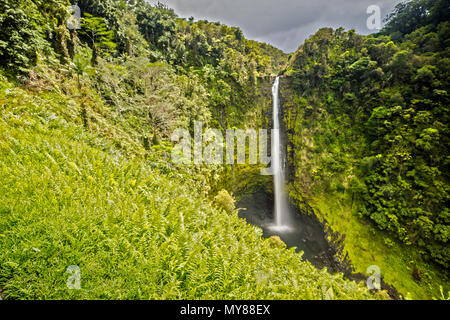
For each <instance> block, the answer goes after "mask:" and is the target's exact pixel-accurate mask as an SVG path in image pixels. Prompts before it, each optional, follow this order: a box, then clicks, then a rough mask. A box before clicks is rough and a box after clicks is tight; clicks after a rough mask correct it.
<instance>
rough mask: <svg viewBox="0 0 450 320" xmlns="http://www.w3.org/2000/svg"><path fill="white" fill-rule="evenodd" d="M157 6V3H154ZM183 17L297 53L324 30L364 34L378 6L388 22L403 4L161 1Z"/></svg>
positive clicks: (392, 0)
mask: <svg viewBox="0 0 450 320" xmlns="http://www.w3.org/2000/svg"><path fill="white" fill-rule="evenodd" d="M149 2H150V3H155V2H157V0H150V1H149ZM160 2H162V3H164V4H167V5H168V6H169V7H171V8H173V9H175V12H176V13H177V14H178V15H180V16H181V17H185V18H188V17H190V16H193V17H194V18H195V19H207V20H209V21H220V22H222V23H225V24H227V25H231V26H237V27H240V28H241V29H242V30H243V32H244V34H245V35H246V37H247V38H250V39H255V40H259V41H264V42H268V43H270V44H272V45H274V46H276V47H278V48H280V49H282V50H284V51H286V52H292V51H295V50H296V49H297V48H298V46H299V45H301V44H302V43H303V42H304V40H305V39H307V38H309V36H311V35H313V34H314V33H315V32H316V31H317V30H318V29H319V28H321V27H333V28H338V27H344V28H345V29H355V30H356V31H357V32H359V33H362V34H369V33H371V32H372V31H371V30H368V29H367V26H366V21H367V18H368V17H369V15H368V14H367V13H366V10H367V8H368V7H369V6H370V5H378V6H379V7H380V8H381V14H382V17H383V18H384V17H385V16H386V15H387V14H388V13H389V12H390V11H391V10H392V9H393V8H394V7H395V5H396V4H397V3H399V2H401V0H332V1H331V0H160Z"/></svg>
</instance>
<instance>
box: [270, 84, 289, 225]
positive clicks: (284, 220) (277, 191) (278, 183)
mask: <svg viewBox="0 0 450 320" xmlns="http://www.w3.org/2000/svg"><path fill="white" fill-rule="evenodd" d="M272 95H273V133H272V135H273V137H272V170H273V174H274V176H273V180H274V196H275V208H274V209H275V226H274V228H275V229H278V230H283V229H288V228H289V225H290V221H289V220H290V218H289V217H290V216H289V203H288V198H287V196H286V194H285V190H284V189H285V175H284V169H283V165H282V154H283V150H284V146H283V143H282V139H281V126H280V113H281V112H280V78H279V77H277V78H276V80H275V82H274V84H273V87H272Z"/></svg>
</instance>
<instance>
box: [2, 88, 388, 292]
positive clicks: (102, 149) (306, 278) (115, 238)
mask: <svg viewBox="0 0 450 320" xmlns="http://www.w3.org/2000/svg"><path fill="white" fill-rule="evenodd" d="M57 91H58V90H53V91H40V92H39V93H36V92H31V91H28V90H26V89H24V88H19V87H17V86H16V85H13V84H11V83H8V82H7V81H5V80H2V81H1V82H0V115H1V116H0V173H1V174H0V238H1V241H0V289H1V291H3V294H4V295H5V296H6V298H8V299H67V298H71V299H92V298H95V299H97V298H99V299H179V298H182V299H220V298H222V299H323V298H332V297H335V298H340V299H367V298H374V297H376V298H382V297H385V296H383V295H381V294H379V295H377V296H372V295H371V294H370V293H368V291H367V289H366V288H364V286H363V285H362V284H356V283H354V282H349V281H346V280H343V279H342V276H341V275H330V274H328V273H327V272H326V271H319V270H316V269H315V268H314V267H313V266H311V265H310V264H309V263H307V262H304V261H302V258H301V255H299V254H297V253H295V251H294V250H286V249H285V248H284V247H282V246H280V245H279V244H278V243H277V242H276V241H273V239H269V240H264V239H262V237H261V231H260V230H259V229H257V228H254V227H252V226H250V225H247V224H246V223H245V222H244V221H242V220H240V219H238V217H237V216H236V215H233V216H229V215H227V214H225V213H224V212H223V211H221V210H218V209H216V208H213V207H212V206H211V205H210V204H209V203H208V202H207V201H206V200H205V198H203V197H202V196H198V195H199V194H201V190H199V189H198V188H199V187H198V184H197V183H195V181H193V179H192V178H191V177H189V175H187V174H183V173H182V172H178V171H176V170H173V169H170V167H168V166H167V165H166V164H164V163H158V161H159V158H153V159H152V157H150V158H149V159H148V161H146V160H145V158H144V157H143V156H141V155H140V154H139V152H136V153H132V156H124V155H123V152H122V150H119V149H117V147H116V145H117V141H120V140H122V138H123V140H126V139H127V136H126V134H125V133H124V131H123V130H122V129H121V128H119V127H117V125H116V124H114V122H113V121H111V119H108V117H107V114H108V113H107V110H104V109H102V108H103V107H102V105H101V104H98V105H96V106H95V108H97V109H98V114H97V116H98V115H101V114H105V117H103V118H101V117H100V116H98V119H97V121H96V122H95V130H97V131H99V132H102V134H101V136H102V137H100V135H98V134H96V133H93V131H95V130H94V129H93V128H91V131H90V132H88V131H86V130H85V129H84V128H83V127H82V125H81V121H80V120H79V106H78V102H77V100H76V99H71V98H70V97H68V96H65V95H63V94H61V93H58V92H57ZM102 129H103V130H102ZM107 137H110V138H107ZM133 155H134V156H133ZM71 265H77V266H79V267H80V269H81V290H68V289H67V286H66V281H67V279H68V278H69V274H68V273H66V271H67V268H68V267H69V266H71Z"/></svg>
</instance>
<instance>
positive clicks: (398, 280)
mask: <svg viewBox="0 0 450 320" xmlns="http://www.w3.org/2000/svg"><path fill="white" fill-rule="evenodd" d="M449 27H450V21H449V10H448V4H446V1H421V0H414V1H411V2H408V3H407V4H400V5H398V6H397V8H396V10H395V12H394V13H393V14H392V15H390V16H389V20H388V22H387V24H386V27H385V29H383V30H382V31H381V32H380V33H379V34H375V35H371V36H361V35H358V34H356V33H355V32H354V31H353V30H351V31H348V32H346V31H344V30H343V29H337V30H332V29H328V28H324V29H321V30H320V31H318V32H317V33H316V34H315V35H314V36H312V37H311V38H310V39H309V40H307V41H306V42H305V43H304V44H303V45H302V46H301V47H300V49H299V50H298V51H297V52H296V53H295V54H294V55H293V56H292V57H291V59H290V61H289V64H288V67H287V68H286V70H285V75H286V78H285V79H284V83H283V84H284V89H283V90H284V91H283V93H282V95H283V99H284V102H283V103H284V108H285V110H284V111H285V112H284V116H285V123H286V129H287V132H288V135H289V140H290V147H289V155H290V162H291V165H292V167H293V168H292V170H293V172H294V174H293V175H292V176H291V183H290V186H291V188H290V191H291V196H292V198H293V199H294V200H295V201H296V202H297V205H298V206H299V207H301V208H303V209H305V210H310V209H313V211H314V212H315V213H316V214H317V215H318V216H320V217H321V219H322V220H326V221H327V222H328V225H329V227H330V229H332V230H333V231H335V232H338V233H340V234H341V235H345V237H344V238H343V244H344V251H345V252H346V253H347V254H348V255H349V257H350V259H351V260H352V262H353V264H354V266H355V268H356V270H357V271H358V272H362V273H365V272H366V268H367V267H368V266H369V265H378V266H379V267H380V268H381V270H382V272H383V277H384V279H385V281H387V282H388V283H390V284H392V285H394V286H395V287H396V288H397V289H398V290H399V291H400V292H401V293H402V294H403V295H407V294H408V293H409V294H410V295H411V297H413V298H421V299H427V298H431V297H433V296H434V297H436V296H437V295H439V290H440V286H442V285H443V286H444V287H445V288H446V289H448V287H449V284H450V282H449V274H448V270H449V259H450V247H449V242H448V241H449V235H450V220H449V209H448V204H449V191H450V189H449V186H450V184H449V172H450V171H449V94H448V93H449V89H450V84H449V78H450V77H449V70H450V64H449V62H450V51H449V35H450V32H449V30H450V29H449ZM445 292H446V291H445Z"/></svg>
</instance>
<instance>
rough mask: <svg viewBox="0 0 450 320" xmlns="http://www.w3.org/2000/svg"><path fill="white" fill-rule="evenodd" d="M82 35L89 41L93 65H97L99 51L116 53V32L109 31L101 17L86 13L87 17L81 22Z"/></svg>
mask: <svg viewBox="0 0 450 320" xmlns="http://www.w3.org/2000/svg"><path fill="white" fill-rule="evenodd" d="M81 28H82V30H81V32H80V33H81V34H82V35H85V36H86V37H87V38H88V39H89V46H90V47H91V49H92V59H91V64H92V65H93V66H95V65H96V64H97V57H98V55H99V51H100V50H102V49H106V50H107V51H109V52H112V51H114V49H115V48H116V47H117V44H116V43H115V42H114V41H113V40H114V32H113V31H111V30H108V28H107V26H106V23H105V19H104V18H101V17H94V16H92V15H91V14H89V13H85V17H84V18H83V19H82V22H81Z"/></svg>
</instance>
